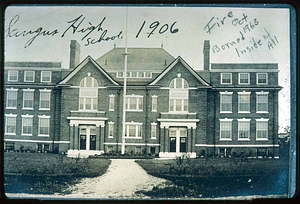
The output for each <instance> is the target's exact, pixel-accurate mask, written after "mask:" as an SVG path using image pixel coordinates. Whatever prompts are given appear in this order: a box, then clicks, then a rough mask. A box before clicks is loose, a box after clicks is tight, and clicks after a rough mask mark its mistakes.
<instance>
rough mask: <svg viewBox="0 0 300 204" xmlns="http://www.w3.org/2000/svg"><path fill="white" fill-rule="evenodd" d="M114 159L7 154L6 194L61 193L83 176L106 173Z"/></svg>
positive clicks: (5, 159) (5, 167)
mask: <svg viewBox="0 0 300 204" xmlns="http://www.w3.org/2000/svg"><path fill="white" fill-rule="evenodd" d="M110 163H111V161H110V160H109V159H99V158H85V159H83V158H81V159H80V158H68V157H66V155H59V154H42V153H14V152H6V153H5V154H4V187H5V192H6V193H34V194H40V193H42V194H53V193H61V192H62V191H63V190H64V189H66V187H67V186H69V185H73V184H75V183H77V182H79V181H80V179H81V178H84V177H96V176H101V175H102V174H104V173H105V172H106V171H107V169H108V166H109V165H110Z"/></svg>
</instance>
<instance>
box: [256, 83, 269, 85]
mask: <svg viewBox="0 0 300 204" xmlns="http://www.w3.org/2000/svg"><path fill="white" fill-rule="evenodd" d="M256 85H268V83H257V84H256Z"/></svg>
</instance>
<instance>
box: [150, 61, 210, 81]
mask: <svg viewBox="0 0 300 204" xmlns="http://www.w3.org/2000/svg"><path fill="white" fill-rule="evenodd" d="M179 62H181V63H182V64H183V66H184V67H185V68H186V69H187V70H189V71H190V72H191V73H192V74H193V75H194V77H196V79H198V81H200V82H201V83H202V84H203V85H205V86H209V84H208V83H207V82H206V81H205V80H204V79H203V78H202V77H201V76H199V75H198V74H197V72H196V71H195V70H194V69H193V68H192V67H190V65H188V63H187V62H186V61H184V59H182V58H181V57H180V56H178V57H177V58H176V59H175V60H174V61H173V62H172V63H171V64H170V65H169V66H168V67H167V68H166V69H165V70H164V71H163V72H162V73H161V74H159V75H158V76H157V77H156V78H155V79H154V80H153V81H152V82H151V83H150V84H149V85H156V83H157V82H159V81H160V80H161V78H163V77H164V76H165V75H166V74H167V73H168V72H169V71H170V70H171V69H172V68H173V67H174V66H175V65H176V64H177V63H179Z"/></svg>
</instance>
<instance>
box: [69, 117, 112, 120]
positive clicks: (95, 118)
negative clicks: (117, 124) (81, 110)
mask: <svg viewBox="0 0 300 204" xmlns="http://www.w3.org/2000/svg"><path fill="white" fill-rule="evenodd" d="M67 119H68V120H96V121H103V120H107V119H108V118H104V117H75V116H69V117H67Z"/></svg>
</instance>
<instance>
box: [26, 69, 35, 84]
mask: <svg viewBox="0 0 300 204" xmlns="http://www.w3.org/2000/svg"><path fill="white" fill-rule="evenodd" d="M26 72H33V81H26ZM34 80H35V71H33V70H28V71H24V82H34Z"/></svg>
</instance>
